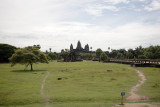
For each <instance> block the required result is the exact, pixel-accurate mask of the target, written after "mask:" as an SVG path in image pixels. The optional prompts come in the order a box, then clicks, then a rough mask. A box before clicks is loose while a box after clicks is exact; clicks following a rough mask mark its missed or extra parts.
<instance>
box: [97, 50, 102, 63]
mask: <svg viewBox="0 0 160 107" xmlns="http://www.w3.org/2000/svg"><path fill="white" fill-rule="evenodd" d="M102 52H103V51H102V50H101V49H100V48H98V49H97V50H96V55H97V57H98V58H99V62H100V55H101V53H102Z"/></svg>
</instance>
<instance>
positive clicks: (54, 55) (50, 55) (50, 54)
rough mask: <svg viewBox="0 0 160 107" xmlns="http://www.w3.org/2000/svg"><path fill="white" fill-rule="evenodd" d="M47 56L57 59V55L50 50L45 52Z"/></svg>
mask: <svg viewBox="0 0 160 107" xmlns="http://www.w3.org/2000/svg"><path fill="white" fill-rule="evenodd" d="M47 58H48V59H49V60H56V59H57V55H56V54H54V53H51V52H50V53H48V54H47Z"/></svg>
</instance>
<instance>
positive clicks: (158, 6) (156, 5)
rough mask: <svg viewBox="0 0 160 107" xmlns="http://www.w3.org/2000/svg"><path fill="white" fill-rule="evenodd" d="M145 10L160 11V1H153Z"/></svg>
mask: <svg viewBox="0 0 160 107" xmlns="http://www.w3.org/2000/svg"><path fill="white" fill-rule="evenodd" d="M145 10H148V11H154V10H160V0H153V1H152V2H151V4H149V5H148V6H145Z"/></svg>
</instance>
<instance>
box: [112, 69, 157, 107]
mask: <svg viewBox="0 0 160 107" xmlns="http://www.w3.org/2000/svg"><path fill="white" fill-rule="evenodd" d="M129 69H132V70H134V71H136V72H137V74H138V76H139V78H140V80H139V82H138V83H137V84H136V85H135V86H133V87H132V88H131V91H130V94H131V95H130V96H129V97H127V98H126V100H127V101H129V102H136V101H147V100H149V98H148V97H146V96H141V95H138V94H136V93H135V92H136V91H138V88H139V87H140V86H141V85H143V84H144V83H145V81H146V77H145V76H144V75H143V73H142V72H140V71H139V70H136V69H133V68H129ZM114 107H159V104H156V103H152V104H151V103H150V104H149V103H125V104H124V105H115V106H114Z"/></svg>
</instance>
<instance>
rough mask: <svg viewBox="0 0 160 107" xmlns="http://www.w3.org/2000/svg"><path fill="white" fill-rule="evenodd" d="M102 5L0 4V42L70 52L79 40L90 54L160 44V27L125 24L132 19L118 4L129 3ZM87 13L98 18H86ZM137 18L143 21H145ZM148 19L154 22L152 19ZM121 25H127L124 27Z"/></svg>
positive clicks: (88, 1) (74, 1)
mask: <svg viewBox="0 0 160 107" xmlns="http://www.w3.org/2000/svg"><path fill="white" fill-rule="evenodd" d="M102 1H103V0H102ZM102 1H99V0H97V1H96V0H14V1H13V0H0V42H1V43H8V44H12V45H15V46H18V47H19V46H20V47H24V46H28V45H34V44H40V45H41V46H42V50H46V49H48V48H50V47H51V48H53V49H52V50H54V51H60V50H61V49H62V48H69V46H70V44H71V43H73V44H74V47H75V46H76V43H77V41H78V40H81V42H82V45H83V46H84V45H85V44H86V43H89V45H90V46H92V47H93V50H95V49H97V48H102V49H103V50H105V49H106V47H107V46H110V47H112V48H125V47H131V48H132V47H135V46H138V45H146V44H152V45H154V44H159V43H160V42H156V41H160V39H159V38H160V37H159V35H160V31H159V28H160V24H159V23H157V24H156V25H155V24H152V23H151V24H144V23H136V22H141V20H140V19H139V20H131V21H126V19H127V18H129V17H131V16H129V14H128V13H127V12H128V11H126V10H125V9H127V8H125V7H124V8H125V9H121V7H118V6H121V4H120V5H118V4H119V3H125V5H128V4H126V3H131V2H129V0H107V1H106V2H107V3H106V2H105V3H104V2H102ZM125 5H123V6H125ZM129 6H130V5H129ZM156 6H157V5H156ZM156 6H155V5H154V7H156ZM151 7H152V6H150V8H151ZM135 8H136V7H135ZM84 10H85V11H84ZM106 10H109V11H107V12H106ZM121 10H123V12H124V10H125V12H124V13H122V11H121ZM117 11H118V12H117ZM86 12H88V13H89V14H91V15H93V16H101V17H93V16H90V15H86ZM129 12H131V11H129ZM106 13H107V14H106ZM108 13H109V14H108ZM110 14H112V15H110ZM124 14H126V15H125V16H124ZM131 14H132V13H131ZM107 15H108V16H107ZM117 15H118V16H117ZM103 16H105V17H103ZM144 16H145V15H144ZM126 17H127V18H126ZM136 17H139V16H136ZM151 17H152V16H151ZM92 18H93V19H92ZM140 18H143V20H144V18H145V17H140ZM146 18H147V19H148V17H146ZM156 18H159V17H156ZM135 19H138V18H135ZM150 19H155V16H154V18H150ZM124 21H125V23H128V24H125V25H124ZM133 21H135V23H133ZM147 21H148V22H152V20H147ZM115 23H116V24H115ZM112 25H113V26H112ZM110 26H112V28H111V27H110ZM117 26H119V27H117Z"/></svg>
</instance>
